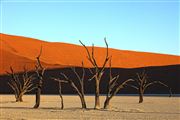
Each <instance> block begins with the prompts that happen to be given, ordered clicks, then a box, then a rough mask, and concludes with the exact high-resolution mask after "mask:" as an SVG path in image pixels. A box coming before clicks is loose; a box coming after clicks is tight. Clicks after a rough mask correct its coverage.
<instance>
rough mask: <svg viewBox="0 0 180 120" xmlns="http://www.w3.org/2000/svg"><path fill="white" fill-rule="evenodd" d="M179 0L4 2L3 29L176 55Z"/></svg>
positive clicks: (179, 41) (179, 46)
mask: <svg viewBox="0 0 180 120" xmlns="http://www.w3.org/2000/svg"><path fill="white" fill-rule="evenodd" d="M179 3H180V2H179V0H92V1H91V0H89V1H88V0H84V1H83V0H78V1H77V0H64V1H62V0H2V1H1V33H7V34H13V35H20V36H27V37H32V38H37V39H41V40H46V41H56V42H57V41H58V42H66V43H73V44H79V40H82V41H83V42H84V43H85V44H87V45H91V44H92V43H94V44H95V45H96V46H104V41H103V38H104V37H107V41H108V43H109V46H110V47H111V48H117V49H125V50H136V51H146V52H155V53H165V54H175V55H180V38H179V27H180V25H179V23H180V21H179V12H180V10H179Z"/></svg>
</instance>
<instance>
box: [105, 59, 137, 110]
mask: <svg viewBox="0 0 180 120" xmlns="http://www.w3.org/2000/svg"><path fill="white" fill-rule="evenodd" d="M118 79H119V75H117V76H115V77H113V76H112V70H111V59H110V60H109V83H108V86H107V94H106V99H105V102H104V109H109V108H110V100H111V99H112V98H113V96H115V95H116V94H117V92H118V91H120V90H121V89H122V88H124V87H125V86H126V85H127V84H128V83H129V82H131V81H134V80H132V79H128V80H125V81H124V82H122V83H118Z"/></svg>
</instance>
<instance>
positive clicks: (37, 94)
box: [34, 87, 41, 108]
mask: <svg viewBox="0 0 180 120" xmlns="http://www.w3.org/2000/svg"><path fill="white" fill-rule="evenodd" d="M40 95H41V88H40V87H38V88H37V91H36V104H35V105H34V108H38V107H39V105H40Z"/></svg>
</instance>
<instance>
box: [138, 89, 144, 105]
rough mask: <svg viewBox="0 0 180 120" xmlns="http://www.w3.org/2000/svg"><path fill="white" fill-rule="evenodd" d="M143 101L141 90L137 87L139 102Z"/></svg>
mask: <svg viewBox="0 0 180 120" xmlns="http://www.w3.org/2000/svg"><path fill="white" fill-rule="evenodd" d="M142 102H143V90H142V89H139V103H142Z"/></svg>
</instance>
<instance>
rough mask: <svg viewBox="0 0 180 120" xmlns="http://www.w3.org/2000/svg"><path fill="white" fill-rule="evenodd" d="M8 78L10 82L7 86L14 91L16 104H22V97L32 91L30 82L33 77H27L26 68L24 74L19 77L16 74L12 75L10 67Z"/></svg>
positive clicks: (12, 71)
mask: <svg viewBox="0 0 180 120" xmlns="http://www.w3.org/2000/svg"><path fill="white" fill-rule="evenodd" d="M7 73H8V74H9V75H10V76H11V79H10V82H8V85H9V86H10V87H11V89H12V90H13V91H14V94H15V98H16V102H22V101H23V99H22V97H23V95H24V94H25V93H27V92H30V91H32V90H33V89H34V87H33V83H32V81H33V80H34V77H33V75H29V73H28V72H27V70H26V68H25V67H24V72H23V73H22V76H21V77H20V76H19V75H18V74H15V73H14V70H13V68H12V67H10V72H7Z"/></svg>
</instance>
